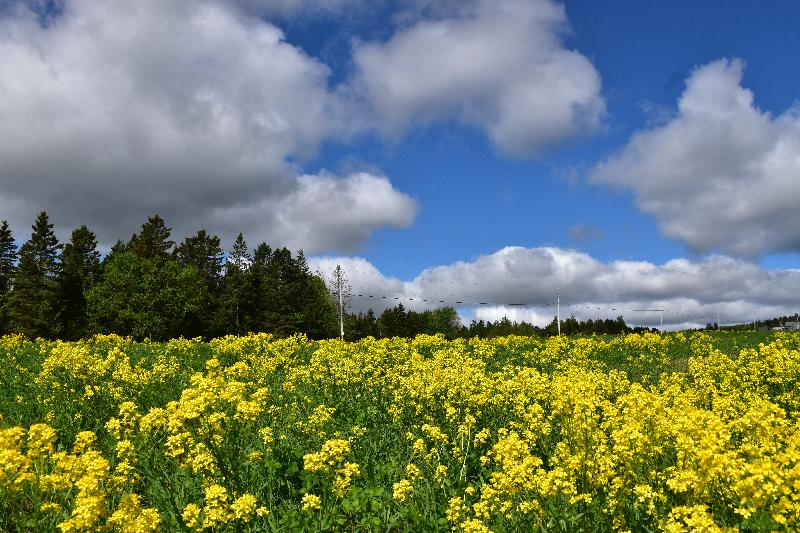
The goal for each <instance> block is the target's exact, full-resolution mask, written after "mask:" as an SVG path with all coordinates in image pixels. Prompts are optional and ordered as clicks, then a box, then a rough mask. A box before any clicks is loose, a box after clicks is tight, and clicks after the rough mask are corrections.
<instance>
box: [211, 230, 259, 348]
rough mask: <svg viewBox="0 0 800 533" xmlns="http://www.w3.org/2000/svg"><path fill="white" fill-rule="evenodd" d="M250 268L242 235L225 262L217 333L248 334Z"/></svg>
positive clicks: (245, 243)
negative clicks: (246, 322) (248, 272)
mask: <svg viewBox="0 0 800 533" xmlns="http://www.w3.org/2000/svg"><path fill="white" fill-rule="evenodd" d="M249 266H250V254H249V253H248V252H247V242H245V240H244V236H243V235H242V234H241V233H240V234H239V235H238V236H237V237H236V241H235V242H234V243H233V248H231V251H230V253H229V254H228V259H227V261H226V262H225V275H224V276H223V278H222V291H221V295H220V301H219V308H218V311H217V319H216V322H217V326H216V327H217V331H219V332H221V333H234V334H236V335H241V334H242V333H246V329H245V327H244V326H245V325H246V324H245V320H244V318H245V317H247V316H248V314H249V313H248V311H249V310H248V308H247V306H248V303H249V302H251V301H252V299H251V298H250V290H249V289H250V283H249V281H250V280H249V279H248V276H247V271H248V269H249Z"/></svg>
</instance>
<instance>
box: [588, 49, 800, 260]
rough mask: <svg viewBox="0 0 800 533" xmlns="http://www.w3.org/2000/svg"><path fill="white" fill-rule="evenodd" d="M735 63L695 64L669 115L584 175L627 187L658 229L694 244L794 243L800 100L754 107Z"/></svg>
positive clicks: (776, 247) (739, 251) (744, 252)
mask: <svg viewBox="0 0 800 533" xmlns="http://www.w3.org/2000/svg"><path fill="white" fill-rule="evenodd" d="M743 69H744V64H743V62H742V61H740V60H719V61H715V62H713V63H709V64H707V65H704V66H702V67H700V68H698V69H696V70H695V71H694V72H693V73H692V75H691V76H690V77H689V79H688V80H687V82H686V90H685V91H684V92H683V95H682V96H681V97H680V100H679V102H678V110H677V114H676V115H675V116H674V117H673V118H671V119H669V120H668V121H667V122H666V123H665V124H663V125H659V126H657V127H654V128H651V129H647V130H645V131H641V132H639V133H637V134H635V135H634V136H633V137H632V138H631V139H630V141H629V142H628V144H627V145H626V146H625V147H624V148H623V149H622V150H621V151H620V152H619V153H617V154H616V155H614V156H612V157H611V158H609V159H608V160H607V161H605V162H604V163H602V164H600V165H598V166H597V167H596V168H594V169H593V171H592V172H591V173H590V179H591V180H593V181H595V182H597V183H609V184H613V185H618V186H621V187H626V188H629V189H631V190H632V191H633V192H634V194H635V197H636V202H637V205H638V206H639V207H640V208H641V209H642V210H643V211H645V212H647V213H651V214H653V215H654V216H655V217H656V218H657V219H658V222H659V225H660V228H661V230H662V231H663V233H664V235H666V236H667V237H670V238H673V239H677V240H681V241H683V242H685V243H686V244H687V245H688V246H689V247H691V248H692V249H693V250H695V251H708V250H719V251H724V252H726V253H729V254H733V255H737V256H757V255H760V254H765V253H770V252H781V251H797V250H800V210H798V209H797V206H798V205H800V187H798V177H800V157H798V154H800V109H798V108H797V107H792V108H790V109H788V110H787V111H785V112H783V113H782V114H780V115H778V116H772V115H771V114H769V113H767V112H764V111H761V110H760V109H759V108H758V107H757V106H756V105H755V103H754V95H753V93H752V91H750V90H748V89H746V88H744V87H742V74H743Z"/></svg>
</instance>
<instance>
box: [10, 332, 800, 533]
mask: <svg viewBox="0 0 800 533" xmlns="http://www.w3.org/2000/svg"><path fill="white" fill-rule="evenodd" d="M0 380H1V381H0V384H2V385H3V387H0V506H1V507H0V530H37V531H59V532H61V533H69V532H73V531H74V532H77V531H123V532H133V531H156V530H165V531H185V530H187V529H188V530H195V531H200V530H206V531H271V530H282V531H286V530H359V531H360V530H383V529H386V530H388V529H392V530H401V531H403V530H404V531H422V530H440V529H441V528H442V527H447V528H451V529H452V531H454V532H488V531H497V532H498V533H499V532H504V531H537V530H545V529H546V530H552V529H559V528H560V529H566V530H576V531H577V530H595V529H598V530H616V531H644V530H649V531H668V532H676V533H677V532H683V531H735V530H747V531H792V530H798V529H800V335H798V334H792V333H771V332H770V333H765V334H763V335H762V334H761V333H757V332H752V333H747V334H745V333H726V332H720V333H713V334H709V333H699V332H695V333H676V334H663V335H661V334H654V333H644V334H640V335H639V334H632V335H622V336H604V337H599V336H593V337H582V338H572V337H563V336H562V337H550V338H532V337H504V338H498V339H455V340H447V339H445V338H444V337H442V336H425V335H421V336H419V337H417V338H415V339H411V340H407V339H399V338H395V339H382V340H376V339H373V338H367V339H364V340H362V341H359V342H357V343H346V342H342V341H340V340H323V341H313V340H309V339H308V338H306V337H304V336H302V335H298V336H293V337H289V338H283V339H281V338H276V337H273V336H272V335H268V334H255V335H248V336H243V337H224V338H220V339H215V340H213V341H210V342H208V343H206V342H202V341H201V340H199V339H193V340H187V339H176V340H173V341H170V342H168V343H151V342H145V343H137V342H134V341H133V340H132V339H130V338H122V337H118V336H114V335H104V336H97V337H94V338H92V339H88V340H84V341H80V342H75V343H66V342H58V341H55V342H50V341H44V340H41V339H38V340H35V341H30V340H27V339H25V338H23V337H21V336H18V335H15V336H8V337H3V338H0Z"/></svg>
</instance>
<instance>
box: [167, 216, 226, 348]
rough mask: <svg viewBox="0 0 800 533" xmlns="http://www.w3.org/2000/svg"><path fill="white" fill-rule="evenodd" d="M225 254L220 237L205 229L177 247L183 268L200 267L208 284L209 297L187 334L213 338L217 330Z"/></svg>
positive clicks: (200, 271) (177, 259) (207, 292)
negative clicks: (210, 233)
mask: <svg viewBox="0 0 800 533" xmlns="http://www.w3.org/2000/svg"><path fill="white" fill-rule="evenodd" d="M224 257H225V256H224V254H223V253H222V248H221V247H220V240H219V237H217V236H216V235H208V234H207V233H206V231H205V230H200V231H198V232H197V234H196V235H194V236H193V237H187V238H186V239H185V240H184V241H183V242H182V243H181V244H180V245H179V246H178V247H177V248H176V249H175V259H176V261H177V262H178V264H179V265H180V266H181V267H184V268H185V267H189V266H191V267H194V268H197V270H198V272H199V273H200V274H201V275H202V277H203V280H204V281H205V284H206V295H207V299H206V301H205V302H203V306H202V308H201V309H199V310H198V311H197V314H196V317H195V320H193V321H192V323H191V324H190V327H189V330H187V331H186V334H187V335H188V336H191V337H197V336H206V337H211V336H213V335H214V334H215V333H217V332H216V331H214V312H215V309H216V308H217V307H218V303H219V297H220V290H221V285H222V261H223V259H224Z"/></svg>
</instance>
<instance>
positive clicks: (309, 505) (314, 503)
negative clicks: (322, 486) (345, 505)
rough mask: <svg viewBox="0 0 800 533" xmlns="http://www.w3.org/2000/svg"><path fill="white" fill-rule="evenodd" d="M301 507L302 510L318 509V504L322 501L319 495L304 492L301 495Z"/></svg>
mask: <svg viewBox="0 0 800 533" xmlns="http://www.w3.org/2000/svg"><path fill="white" fill-rule="evenodd" d="M302 503H303V507H302V510H303V511H305V512H311V511H316V510H317V509H319V507H320V504H321V503H322V501H321V500H320V499H319V496H317V495H315V494H310V493H309V494H305V495H304V496H303V502H302Z"/></svg>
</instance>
